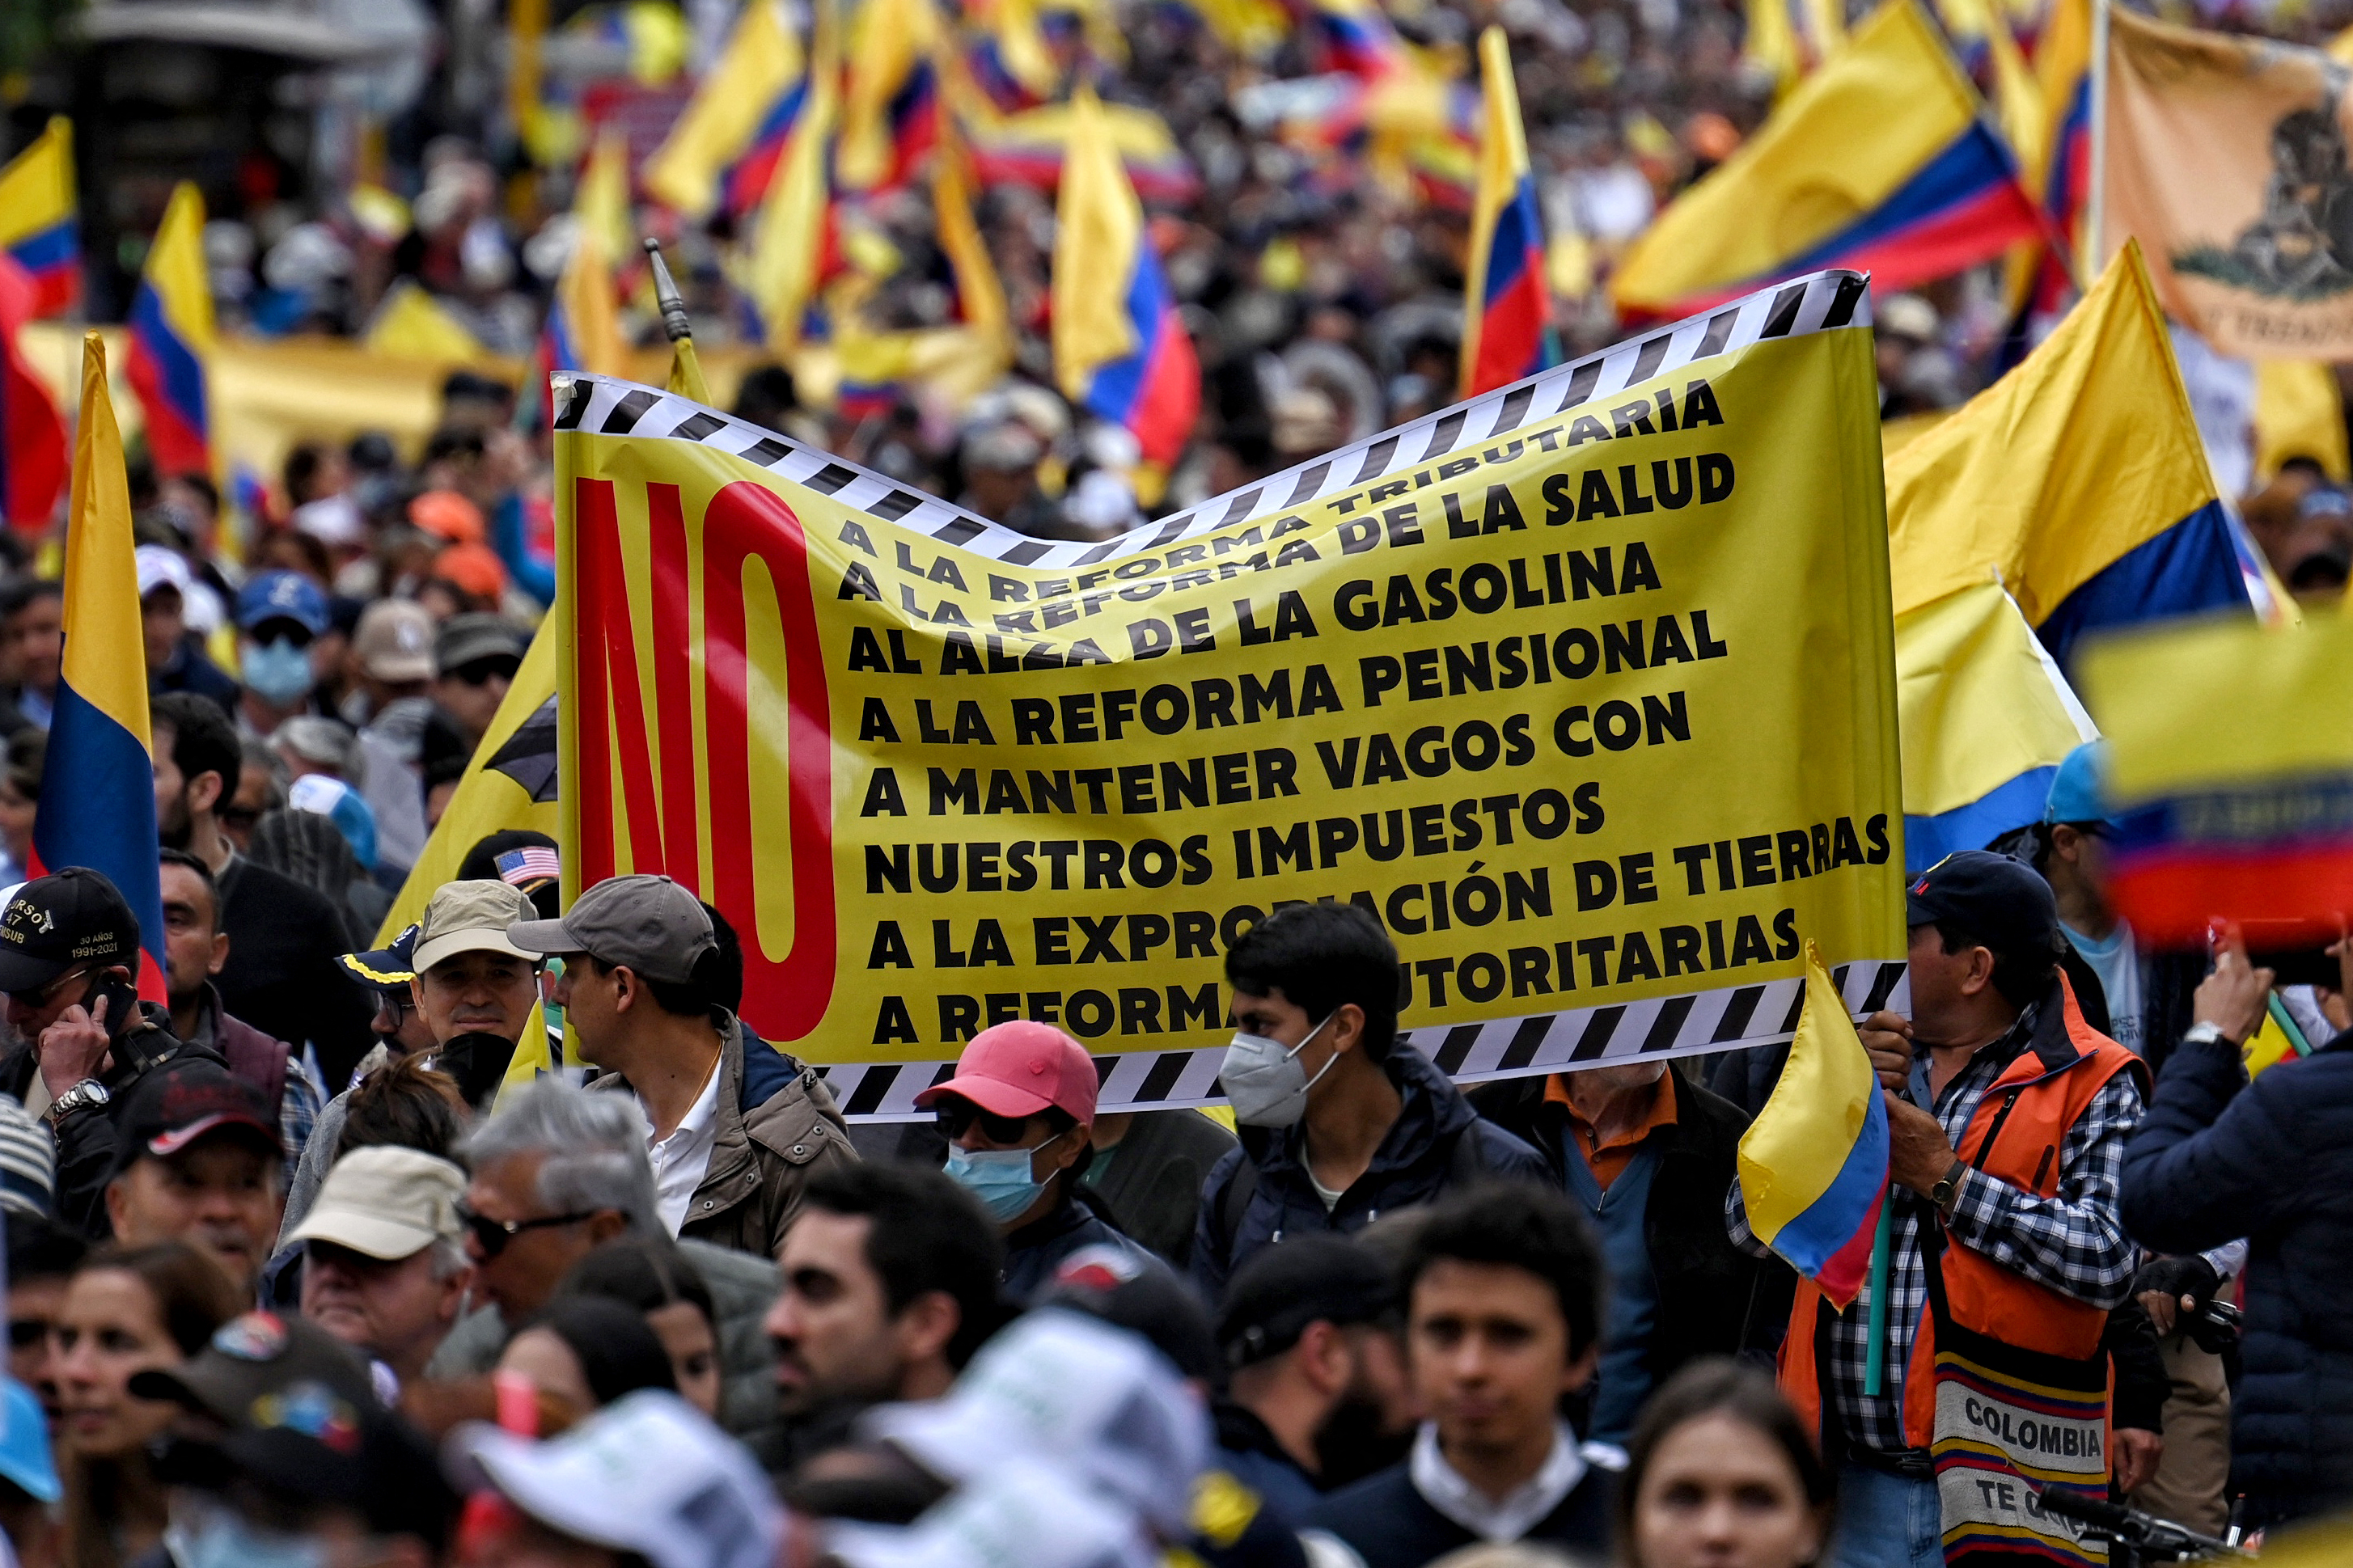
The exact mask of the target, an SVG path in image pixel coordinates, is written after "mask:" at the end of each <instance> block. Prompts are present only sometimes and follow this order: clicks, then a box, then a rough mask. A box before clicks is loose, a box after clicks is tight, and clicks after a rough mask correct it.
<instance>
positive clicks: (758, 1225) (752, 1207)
mask: <svg viewBox="0 0 2353 1568" xmlns="http://www.w3.org/2000/svg"><path fill="white" fill-rule="evenodd" d="M719 1039H720V1045H719V1110H718V1129H717V1131H716V1132H715V1133H714V1134H713V1136H712V1145H711V1165H710V1168H709V1169H708V1170H706V1171H705V1172H704V1173H703V1177H702V1185H701V1186H698V1187H696V1188H695V1189H694V1196H693V1197H691V1198H690V1199H688V1200H687V1205H686V1223H685V1224H684V1225H682V1226H680V1227H679V1233H678V1234H679V1236H680V1237H681V1239H687V1238H691V1239H693V1240H695V1241H707V1242H710V1243H711V1244H712V1245H713V1246H714V1247H733V1248H734V1249H735V1250H736V1251H738V1252H752V1253H757V1254H758V1255H759V1256H761V1257H762V1258H775V1257H776V1253H777V1251H778V1250H779V1249H780V1248H782V1247H783V1246H784V1245H785V1232H786V1230H787V1229H788V1228H790V1226H791V1225H792V1223H793V1216H794V1215H797V1214H798V1213H799V1212H800V1206H801V1193H802V1190H803V1189H804V1188H806V1187H807V1184H808V1179H809V1177H810V1176H812V1175H814V1174H815V1173H817V1172H818V1171H820V1170H823V1169H825V1168H826V1167H828V1166H829V1165H834V1164H839V1163H847V1162H849V1161H854V1160H856V1159H857V1158H858V1154H857V1152H856V1151H855V1150H853V1149H851V1148H850V1146H849V1127H848V1126H847V1125H846V1124H845V1123H844V1122H843V1121H842V1120H841V1112H840V1111H839V1110H838V1109H836V1107H835V1106H834V1103H833V1093H832V1091H831V1090H830V1089H827V1088H826V1087H825V1079H821V1078H819V1077H818V1075H817V1072H816V1070H815V1069H814V1068H805V1067H803V1066H802V1065H801V1064H800V1062H799V1061H798V1060H797V1059H796V1058H792V1057H789V1056H786V1054H785V1053H784V1052H783V1051H780V1050H778V1049H776V1047H774V1046H771V1045H769V1044H768V1043H767V1042H766V1041H765V1040H763V1039H762V1038H760V1037H759V1036H757V1035H754V1033H752V1032H751V1031H750V1030H749V1029H747V1028H745V1027H744V1021H743V1020H742V1019H740V1018H738V1017H736V1016H734V1015H733V1014H729V1015H727V1022H726V1026H725V1027H723V1029H721V1030H720V1032H719ZM588 1087H589V1088H591V1089H628V1087H629V1083H628V1079H625V1078H623V1077H622V1076H621V1075H620V1074H619V1073H615V1072H608V1073H606V1074H605V1075H603V1076H602V1077H600V1078H598V1079H596V1080H595V1081H594V1082H592V1083H590V1084H589V1086H588Z"/></svg>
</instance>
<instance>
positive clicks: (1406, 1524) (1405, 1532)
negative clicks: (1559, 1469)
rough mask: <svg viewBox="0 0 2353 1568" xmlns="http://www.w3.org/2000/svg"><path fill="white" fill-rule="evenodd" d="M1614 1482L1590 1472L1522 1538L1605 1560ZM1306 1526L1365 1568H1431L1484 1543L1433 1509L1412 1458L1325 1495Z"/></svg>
mask: <svg viewBox="0 0 2353 1568" xmlns="http://www.w3.org/2000/svg"><path fill="white" fill-rule="evenodd" d="M1613 1481H1614V1478H1613V1477H1612V1476H1611V1475H1610V1473H1609V1471H1607V1470H1604V1469H1601V1468H1598V1467H1592V1468H1588V1469H1587V1470H1586V1472H1585V1474H1584V1476H1583V1477H1582V1478H1581V1479H1579V1480H1578V1481H1577V1485H1576V1486H1575V1487H1573V1488H1572V1489H1570V1490H1569V1494H1568V1495H1567V1497H1565V1498H1563V1499H1561V1500H1560V1504H1559V1506H1558V1507H1556V1508H1555V1509H1554V1510H1552V1511H1551V1512H1550V1513H1548V1514H1546V1515H1545V1517H1544V1518H1542V1519H1540V1520H1538V1521H1536V1522H1535V1524H1534V1525H1532V1526H1530V1527H1529V1529H1528V1532H1527V1533H1526V1534H1525V1535H1523V1536H1521V1537H1520V1539H1521V1540H1522V1541H1527V1542H1539V1543H1541V1544H1544V1545H1547V1546H1556V1547H1562V1548H1565V1549H1566V1550H1567V1552H1569V1553H1570V1555H1571V1556H1572V1557H1574V1558H1575V1559H1576V1560H1577V1561H1578V1562H1593V1563H1599V1562H1602V1561H1604V1560H1605V1559H1606V1558H1607V1557H1608V1556H1609V1533H1610V1522H1609V1510H1610V1498H1611V1494H1612V1492H1613V1490H1614V1486H1613ZM1307 1526H1308V1528H1309V1529H1311V1530H1328V1531H1331V1532H1332V1533H1333V1534H1335V1535H1336V1536H1338V1537H1339V1538H1340V1539H1341V1540H1343V1541H1345V1542H1347V1543H1348V1544H1349V1545H1350V1546H1353V1547H1355V1548H1356V1555H1357V1556H1359V1557H1361V1558H1363V1559H1364V1560H1365V1568H1424V1565H1425V1564H1427V1563H1433V1562H1435V1561H1437V1560H1438V1559H1439V1558H1440V1557H1443V1556H1445V1555H1446V1554H1447V1553H1448V1552H1454V1551H1458V1550H1460V1549H1461V1548H1462V1547H1465V1546H1470V1545H1472V1544H1475V1543H1476V1542H1477V1541H1478V1539H1479V1538H1478V1537H1477V1536H1475V1535H1472V1533H1471V1532H1470V1531H1467V1530H1465V1529H1463V1528H1462V1526H1461V1525H1459V1524H1457V1523H1455V1522H1454V1521H1452V1520H1451V1519H1449V1518H1447V1517H1446V1516H1445V1515H1444V1514H1442V1513H1440V1512H1439V1511H1438V1510H1436V1509H1434V1508H1432V1507H1430V1503H1429V1501H1428V1500H1426V1499H1424V1498H1423V1497H1422V1495H1421V1493H1420V1491H1419V1489H1416V1488H1415V1486H1414V1484H1413V1468H1412V1461H1411V1460H1406V1461H1404V1462H1402V1463H1399V1464H1395V1465H1392V1466H1390V1467H1389V1468H1388V1469H1386V1470H1383V1471H1381V1472H1380V1473H1379V1474H1378V1475H1374V1476H1366V1478H1365V1479H1363V1480H1361V1481H1358V1482H1357V1483H1356V1485H1354V1486H1350V1487H1342V1488H1341V1489H1339V1490H1338V1491H1335V1492H1331V1493H1328V1494H1326V1495H1325V1497H1324V1501H1323V1503H1322V1504H1321V1505H1320V1506H1319V1507H1317V1509H1316V1510H1315V1511H1314V1512H1313V1513H1311V1514H1310V1515H1308V1517H1307Z"/></svg>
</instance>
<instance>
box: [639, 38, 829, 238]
mask: <svg viewBox="0 0 2353 1568" xmlns="http://www.w3.org/2000/svg"><path fill="white" fill-rule="evenodd" d="M804 74H805V72H804V66H803V62H802V58H801V44H800V39H799V37H797V35H796V34H795V33H794V32H793V29H792V27H791V26H790V24H789V23H787V21H786V18H785V14H784V6H783V5H782V3H781V0H752V3H751V4H750V5H745V6H744V11H743V14H742V16H739V17H738V18H737V19H736V23H735V30H734V31H733V32H732V33H730V34H729V35H728V36H727V44H726V47H724V48H723V49H722V50H721V51H720V55H719V58H718V59H717V60H716V61H715V62H713V64H712V68H711V69H710V71H709V72H708V73H706V74H705V75H704V77H703V79H702V82H701V84H700V85H698V86H697V87H696V88H695V89H694V97H693V98H692V99H691V100H690V101H689V102H688V104H687V106H686V109H685V111H684V112H682V113H681V114H680V116H679V117H678V123H677V124H675V125H673V126H672V127H671V128H670V134H669V136H667V137H665V138H664V139H663V141H662V144H661V145H660V146H659V147H658V148H656V149H655V150H654V154H653V156H652V157H650V158H649V159H647V160H646V166H645V169H644V171H643V173H642V174H641V175H640V178H641V179H642V180H643V182H644V184H645V188H646V190H647V192H648V194H649V195H652V196H654V197H655V198H656V199H657V200H659V201H660V202H661V203H662V204H663V205H666V206H669V207H670V208H673V209H674V210H676V211H678V212H681V213H683V214H685V215H686V216H688V217H692V218H701V217H703V216H708V215H709V214H710V212H711V211H712V208H714V207H716V206H718V205H720V202H721V200H722V197H723V195H729V196H731V197H732V192H731V191H728V190H726V189H725V187H726V186H728V185H730V184H732V183H733V170H734V169H735V168H736V167H738V166H740V165H742V164H743V163H745V161H746V160H747V159H750V158H752V157H754V155H755V153H754V149H755V146H756V143H757V142H758V140H759V137H760V134H761V132H762V130H763V128H764V127H765V125H766V123H767V121H769V119H771V118H772V117H773V116H774V115H775V113H776V108H777V105H778V102H779V100H781V99H782V98H783V97H784V96H785V95H786V93H787V92H789V91H790V90H791V89H792V88H793V86H794V84H795V83H796V82H797V81H799V80H800V79H802V78H803V76H804ZM770 166H771V167H773V166H774V161H773V160H771V164H770ZM748 177H749V176H747V178H748ZM766 188H767V185H766V181H765V176H763V177H762V178H761V179H760V180H759V183H758V185H757V188H756V189H754V191H753V193H752V195H751V198H750V200H749V201H748V202H747V203H746V204H745V205H743V206H736V205H733V201H732V199H731V200H730V204H729V206H728V211H729V212H730V213H731V214H733V215H734V216H742V215H743V214H744V212H747V211H749V210H751V208H752V207H753V206H755V205H758V201H759V193H760V191H763V190H765V189H766Z"/></svg>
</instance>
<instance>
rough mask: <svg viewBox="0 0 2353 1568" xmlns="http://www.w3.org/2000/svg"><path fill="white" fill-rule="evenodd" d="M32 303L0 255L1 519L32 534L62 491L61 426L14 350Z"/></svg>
mask: <svg viewBox="0 0 2353 1568" xmlns="http://www.w3.org/2000/svg"><path fill="white" fill-rule="evenodd" d="M37 300H38V290H37V289H36V288H35V286H34V283H33V280H32V279H29V278H27V277H26V276H25V269H24V268H21V267H19V266H17V265H16V262H14V261H13V260H11V259H9V258H7V257H6V256H5V255H0V519H5V521H6V522H7V524H8V526H9V527H11V528H14V529H16V530H17V531H20V532H25V533H35V534H37V533H42V532H46V531H47V529H48V526H49V520H50V519H51V518H52V517H53V516H54V515H56V512H57V510H58V496H59V495H60V494H62V493H63V492H64V490H65V488H66V426H65V420H64V419H63V418H62V417H60V416H59V415H58V405H56V404H55V403H53V402H51V401H50V400H49V389H48V388H47V386H46V385H44V384H42V381H41V378H40V376H39V375H38V374H37V373H36V372H35V371H34V369H33V367H32V366H31V365H29V364H27V363H25V356H24V354H23V353H21V352H20V351H19V350H18V348H17V346H16V329H17V328H19V327H21V326H23V325H24V324H25V322H26V321H27V320H28V319H30V318H31V317H32V316H33V315H34V314H35V312H36V307H37Z"/></svg>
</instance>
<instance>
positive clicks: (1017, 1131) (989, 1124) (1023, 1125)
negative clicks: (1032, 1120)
mask: <svg viewBox="0 0 2353 1568" xmlns="http://www.w3.org/2000/svg"><path fill="white" fill-rule="evenodd" d="M938 1115H939V1124H940V1131H941V1132H942V1133H944V1135H945V1136H946V1138H947V1140H948V1142H951V1143H953V1142H955V1141H956V1140H957V1139H959V1138H961V1137H963V1136H964V1135H965V1133H966V1132H969V1131H972V1129H973V1127H974V1126H975V1125H976V1124H977V1125H978V1126H979V1128H980V1135H981V1136H982V1137H984V1138H986V1139H987V1140H988V1141H989V1142H992V1143H1018V1142H1021V1137H1022V1134H1023V1133H1025V1132H1027V1131H1029V1118H1028V1117H1026V1116H999V1115H997V1113H996V1112H995V1111H991V1110H982V1109H981V1108H980V1107H979V1106H977V1105H975V1104H974V1103H973V1102H972V1101H970V1100H953V1099H951V1100H941V1101H940V1104H939V1111H938Z"/></svg>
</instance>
